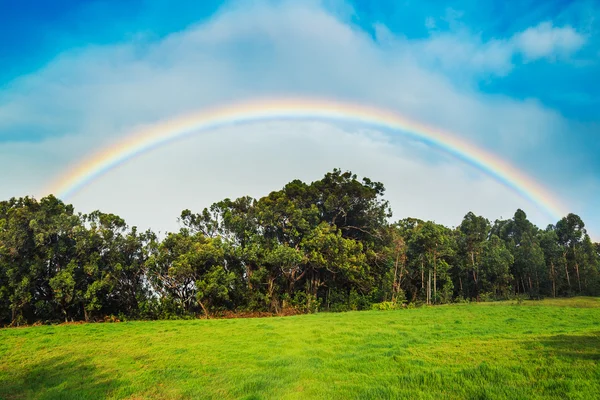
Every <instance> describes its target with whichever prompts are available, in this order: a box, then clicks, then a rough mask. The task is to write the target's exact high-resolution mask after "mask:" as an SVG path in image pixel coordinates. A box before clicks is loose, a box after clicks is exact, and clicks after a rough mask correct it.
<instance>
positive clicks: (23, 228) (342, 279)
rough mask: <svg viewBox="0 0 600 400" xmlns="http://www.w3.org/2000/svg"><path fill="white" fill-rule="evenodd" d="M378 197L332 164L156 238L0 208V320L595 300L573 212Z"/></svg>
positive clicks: (25, 205)
mask: <svg viewBox="0 0 600 400" xmlns="http://www.w3.org/2000/svg"><path fill="white" fill-rule="evenodd" d="M384 192H385V189H384V185H383V184H382V183H379V182H373V181H371V180H370V179H368V178H363V179H360V180H359V179H358V178H357V176H356V175H354V174H352V173H351V172H348V171H341V170H338V169H334V170H333V171H332V172H329V173H327V174H326V175H325V176H324V177H323V178H322V179H320V180H318V181H315V182H312V183H310V184H308V183H305V182H302V181H300V180H294V181H292V182H290V183H288V184H287V185H285V186H284V187H283V188H282V189H281V190H278V191H274V192H272V193H270V194H269V195H267V196H265V197H263V198H260V199H258V200H257V199H253V198H251V197H241V198H238V199H235V200H231V199H225V200H223V201H220V202H217V203H215V204H213V205H212V206H211V207H209V208H206V209H204V210H202V211H201V212H199V213H194V212H192V211H190V210H184V211H183V212H182V213H181V216H180V218H179V222H180V226H181V229H180V231H179V232H172V233H168V234H166V236H165V237H164V238H159V237H158V236H157V235H156V234H155V233H154V232H152V231H150V230H148V231H145V232H140V231H139V230H138V229H137V228H136V227H128V225H127V224H126V222H125V221H124V220H123V219H122V218H120V217H119V216H117V215H113V214H106V213H102V212H100V211H95V212H92V213H90V214H81V213H76V212H75V210H74V208H73V206H72V205H68V204H65V203H64V202H62V201H61V200H59V199H57V198H56V197H54V196H52V195H50V196H47V197H44V198H42V199H40V200H39V201H38V200H36V199H34V198H31V197H23V198H12V199H10V200H8V201H3V202H0V324H2V325H19V324H26V323H29V324H30V323H35V322H42V323H45V322H56V321H75V320H85V321H88V320H98V319H101V318H104V317H106V316H115V317H118V318H121V319H123V318H130V319H134V318H140V319H161V318H175V317H176V318H180V317H186V316H188V317H189V316H200V315H201V316H205V317H209V316H213V315H218V314H220V313H223V312H248V311H251V312H257V311H264V312H271V313H281V312H286V311H289V310H292V311H293V312H316V311H318V310H322V311H344V310H360V309H368V308H380V307H384V308H396V307H402V306H404V305H405V304H442V303H449V302H457V301H483V300H493V299H508V298H514V297H515V296H520V297H527V298H532V299H537V298H541V297H544V296H552V297H557V296H573V295H599V294H600V245H599V244H598V243H593V242H592V241H591V239H590V237H589V235H588V234H587V233H586V230H585V225H584V223H583V221H582V220H581V218H579V217H578V216H577V215H575V214H569V215H567V216H566V217H564V218H562V219H561V220H560V221H558V222H557V223H556V224H554V225H549V226H547V227H546V228H544V229H541V228H538V227H537V226H535V225H534V224H533V223H531V222H530V221H529V220H528V219H527V216H526V214H525V213H524V212H523V211H522V210H517V211H516V213H515V214H514V216H513V218H511V219H507V220H496V221H494V222H493V223H492V222H490V221H488V220H487V219H486V218H484V217H481V216H477V215H475V214H473V213H471V212H469V213H467V214H466V215H465V217H464V219H463V221H462V222H461V224H460V225H459V226H457V227H455V228H449V227H446V226H443V225H440V224H437V223H435V222H432V221H423V220H420V219H416V218H405V219H401V220H398V221H395V222H392V221H391V216H392V214H391V210H390V207H389V204H388V202H387V201H385V199H384V198H383V195H384Z"/></svg>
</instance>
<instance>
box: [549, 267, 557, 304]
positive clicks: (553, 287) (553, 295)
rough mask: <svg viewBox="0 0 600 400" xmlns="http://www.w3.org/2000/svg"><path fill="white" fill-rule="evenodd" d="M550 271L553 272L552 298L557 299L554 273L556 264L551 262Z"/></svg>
mask: <svg viewBox="0 0 600 400" xmlns="http://www.w3.org/2000/svg"><path fill="white" fill-rule="evenodd" d="M550 268H551V269H550V271H551V272H552V297H556V277H555V275H554V274H555V273H554V262H552V261H551V262H550Z"/></svg>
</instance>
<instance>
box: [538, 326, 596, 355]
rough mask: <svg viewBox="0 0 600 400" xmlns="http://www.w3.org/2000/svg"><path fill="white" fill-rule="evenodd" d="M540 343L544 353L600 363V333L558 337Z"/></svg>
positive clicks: (545, 339)
mask: <svg viewBox="0 0 600 400" xmlns="http://www.w3.org/2000/svg"><path fill="white" fill-rule="evenodd" d="M538 343H539V345H541V347H542V349H543V350H544V351H546V352H548V353H550V354H553V355H555V356H557V357H560V358H564V359H569V360H572V361H576V360H590V361H600V331H597V332H590V333H587V334H585V335H556V336H551V337H549V338H544V339H541V340H539V342H538Z"/></svg>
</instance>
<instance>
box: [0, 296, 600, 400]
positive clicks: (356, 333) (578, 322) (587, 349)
mask: <svg viewBox="0 0 600 400" xmlns="http://www.w3.org/2000/svg"><path fill="white" fill-rule="evenodd" d="M0 398H6V399H13V398H14V399H20V398H36V399H54V398H56V399H58V398H61V399H70V398H81V399H96V398H98V399H100V398H119V399H122V398H128V399H143V398H153V399H154V398H160V399H163V398H164V399H179V398H194V399H202V398H214V399H222V398H223V399H233V398H246V399H259V398H273V399H304V398H331V399H339V398H356V399H387V398H407V399H500V398H501V399H535V398H548V399H598V398H600V299H594V298H576V299H564V300H545V301H542V302H525V303H523V304H522V305H516V304H515V303H511V302H508V303H486V304H470V305H451V306H439V307H428V308H419V309H408V310H399V311H366V312H350V313H340V314H329V313H322V314H316V315H303V316H295V317H285V318H262V319H229V320H208V321H207V320H193V321H158V322H128V323H115V324H82V325H65V326H40V327H30V328H15V329H3V330H0Z"/></svg>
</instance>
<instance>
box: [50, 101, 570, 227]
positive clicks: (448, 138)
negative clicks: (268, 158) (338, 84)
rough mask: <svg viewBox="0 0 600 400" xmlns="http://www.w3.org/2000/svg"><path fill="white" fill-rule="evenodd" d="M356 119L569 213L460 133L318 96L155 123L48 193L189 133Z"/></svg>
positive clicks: (75, 187)
mask: <svg viewBox="0 0 600 400" xmlns="http://www.w3.org/2000/svg"><path fill="white" fill-rule="evenodd" d="M295 119H302V120H306V119H310V120H321V119H323V120H328V121H352V122H358V123H362V124H367V125H369V126H373V127H379V128H386V129H392V130H394V131H399V132H401V133H403V134H405V135H406V136H408V137H410V138H413V139H417V140H418V141H420V142H424V143H426V144H429V145H431V146H434V147H436V148H439V149H441V150H443V151H445V152H446V153H449V154H450V155H452V156H454V157H456V158H458V159H460V160H462V161H463V162H466V163H468V164H470V165H472V166H474V167H475V168H477V169H479V170H481V171H482V172H484V173H486V174H487V175H489V176H491V177H493V178H494V179H496V180H498V181H499V182H501V183H502V184H504V185H505V186H507V187H508V188H510V189H512V190H514V191H516V192H517V193H518V194H519V195H521V196H522V197H523V198H525V199H527V200H528V201H530V202H532V203H533V204H535V205H536V206H537V207H538V208H539V209H541V211H543V212H544V213H545V214H547V215H548V216H549V217H551V218H552V219H553V220H554V221H556V220H558V219H559V218H560V217H562V216H563V215H565V214H566V213H565V212H564V211H563V207H562V205H561V204H560V202H559V201H558V200H557V199H556V198H555V197H554V196H553V195H552V194H551V193H550V192H549V191H548V190H546V189H545V188H543V187H542V186H541V185H539V184H538V183H537V182H535V181H534V180H533V179H531V178H529V177H527V176H526V175H525V174H524V173H523V172H521V171H520V170H518V169H516V168H515V167H513V166H511V165H510V164H508V163H507V162H505V161H503V160H502V159H500V158H499V157H497V156H495V155H494V154H491V153H490V152H487V151H485V150H483V149H481V148H479V147H476V146H475V145H474V144H472V143H469V142H467V141H465V140H463V139H460V138H459V137H457V136H456V135H452V134H450V133H448V132H444V131H442V130H439V129H437V128H434V127H432V126H428V125H426V124H423V123H420V122H416V121H413V120H410V119H408V118H405V117H403V116H401V115H398V114H397V113H395V112H393V111H389V110H384V109H380V108H373V107H369V106H365V105H360V104H352V103H347V102H338V101H329V100H316V99H269V100H254V101H250V102H243V103H237V104H233V105H229V106H225V107H218V108H214V109H210V110H206V111H202V112H198V113H193V114H190V115H187V116H183V117H180V118H176V119H174V120H170V121H166V122H163V123H159V124H157V125H154V126H152V127H150V128H148V129H143V130H141V131H139V132H137V133H134V134H131V135H129V136H128V137H126V138H125V139H124V140H123V141H121V142H119V143H117V144H115V145H113V146H110V147H108V148H106V149H105V150H103V151H100V152H98V153H97V154H95V155H93V156H92V157H90V158H87V159H85V161H83V162H82V163H80V164H79V165H77V166H76V167H75V168H72V169H70V170H69V172H68V173H66V174H65V175H64V176H61V177H59V179H58V180H57V181H56V182H54V183H53V184H52V185H51V186H50V188H49V190H47V191H46V193H54V194H56V195H57V196H58V197H59V198H62V199H68V198H69V197H71V196H73V195H74V194H75V193H77V192H78V191H80V190H81V189H83V188H84V187H85V186H87V185H89V184H90V183H92V182H93V181H94V180H95V179H97V178H98V177H100V176H102V175H104V174H105V173H107V172H108V171H110V170H112V169H115V168H117V167H118V166H120V165H122V164H124V163H126V162H127V161H130V160H132V159H134V158H135V157H138V156H140V155H141V154H144V153H146V152H148V151H151V150H153V149H156V148H159V147H161V146H164V145H167V144H169V143H172V142H174V141H176V140H179V139H182V138H185V137H187V136H190V135H193V134H196V133H199V132H205V131H208V130H211V129H216V128H221V127H225V126H230V125H235V124H240V123H249V122H256V121H264V120H295Z"/></svg>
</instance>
